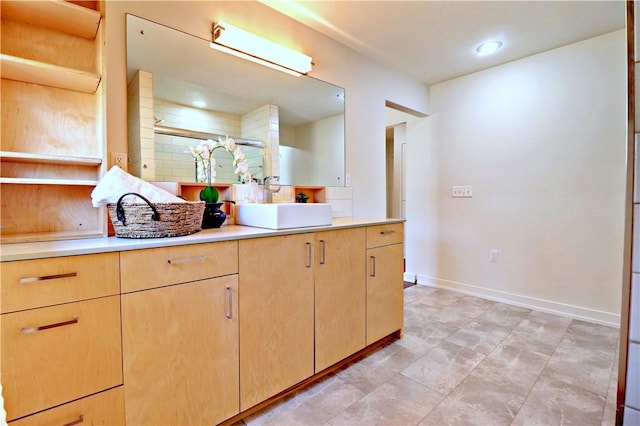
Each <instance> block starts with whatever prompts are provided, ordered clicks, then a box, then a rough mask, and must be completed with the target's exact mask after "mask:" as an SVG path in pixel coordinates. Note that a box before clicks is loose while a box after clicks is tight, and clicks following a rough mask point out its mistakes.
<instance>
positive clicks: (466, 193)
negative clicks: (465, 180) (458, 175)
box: [451, 185, 473, 198]
mask: <svg viewBox="0 0 640 426" xmlns="http://www.w3.org/2000/svg"><path fill="white" fill-rule="evenodd" d="M451 196H452V197H453V198H471V197H472V196H473V188H472V187H471V185H461V186H454V187H453V189H452V191H451Z"/></svg>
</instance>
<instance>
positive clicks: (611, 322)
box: [404, 273, 620, 328]
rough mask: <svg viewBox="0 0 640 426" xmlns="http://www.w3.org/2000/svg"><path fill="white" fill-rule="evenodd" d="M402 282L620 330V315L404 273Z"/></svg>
mask: <svg viewBox="0 0 640 426" xmlns="http://www.w3.org/2000/svg"><path fill="white" fill-rule="evenodd" d="M404 280H405V281H409V282H416V281H417V283H418V284H421V285H426V286H429V287H434V288H441V289H444V290H451V291H455V292H457V293H462V294H466V295H469V296H475V297H480V298H482V299H487V300H492V301H494V302H501V303H506V304H509V305H514V306H519V307H522V308H528V309H534V310H536V311H542V312H546V313H550V314H555V315H560V316H563V317H568V318H573V319H579V320H582V321H588V322H591V323H595V324H602V325H606V326H609V327H615V328H620V315H618V314H612V313H610V312H603V311H598V310H595V309H589V308H584V307H581V306H575V305H567V304H565V303H559V302H554V301H551V300H544V299H537V298H535V297H529V296H521V295H518V294H512V293H507V292H503V291H498V290H492V289H489V288H484V287H478V286H474V285H470V284H464V283H459V282H455V281H448V280H442V279H438V278H434V277H428V276H425V275H416V274H412V273H405V274H404Z"/></svg>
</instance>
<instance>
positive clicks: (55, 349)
mask: <svg viewBox="0 0 640 426" xmlns="http://www.w3.org/2000/svg"><path fill="white" fill-rule="evenodd" d="M1 340H2V349H1V357H2V365H1V371H2V385H3V387H4V389H3V393H4V397H5V408H6V411H7V420H13V419H16V418H19V417H22V416H25V415H28V414H32V413H35V412H37V411H40V410H44V409H47V408H50V407H53V406H55V405H58V404H63V403H66V402H69V401H72V400H74V399H77V398H81V397H84V396H87V395H90V394H92V393H95V392H99V391H102V390H105V389H108V388H111V387H114V386H117V385H120V384H122V358H121V337H120V296H109V297H102V298H97V299H91V300H85V301H81V302H74V303H66V304H61V305H56V306H50V307H46V308H40V309H31V310H24V311H20V312H13V313H9V314H3V315H2V324H1Z"/></svg>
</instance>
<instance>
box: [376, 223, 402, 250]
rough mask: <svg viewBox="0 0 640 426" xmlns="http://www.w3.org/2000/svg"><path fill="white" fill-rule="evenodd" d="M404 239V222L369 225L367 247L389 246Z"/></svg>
mask: <svg viewBox="0 0 640 426" xmlns="http://www.w3.org/2000/svg"><path fill="white" fill-rule="evenodd" d="M403 241H404V224H403V223H390V224H387V225H376V226H368V227H367V248H372V247H381V246H388V245H389V244H397V243H401V242H403Z"/></svg>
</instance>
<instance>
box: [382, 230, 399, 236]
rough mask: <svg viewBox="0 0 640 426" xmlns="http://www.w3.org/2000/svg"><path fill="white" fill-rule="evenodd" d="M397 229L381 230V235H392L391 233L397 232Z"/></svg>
mask: <svg viewBox="0 0 640 426" xmlns="http://www.w3.org/2000/svg"><path fill="white" fill-rule="evenodd" d="M395 233H396V231H394V230H393V229H392V230H390V231H380V235H391V234H395Z"/></svg>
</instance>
